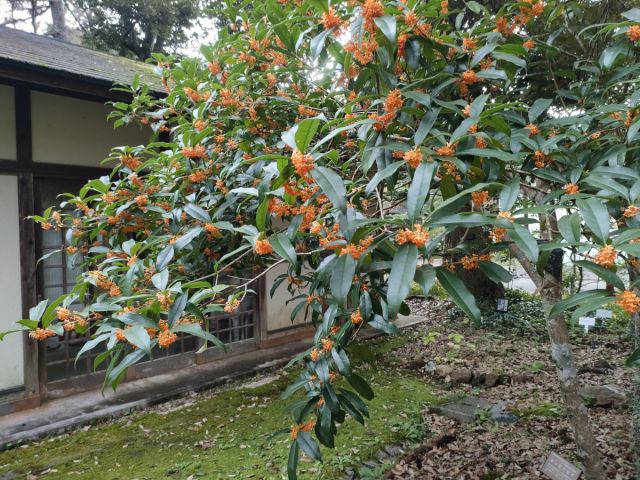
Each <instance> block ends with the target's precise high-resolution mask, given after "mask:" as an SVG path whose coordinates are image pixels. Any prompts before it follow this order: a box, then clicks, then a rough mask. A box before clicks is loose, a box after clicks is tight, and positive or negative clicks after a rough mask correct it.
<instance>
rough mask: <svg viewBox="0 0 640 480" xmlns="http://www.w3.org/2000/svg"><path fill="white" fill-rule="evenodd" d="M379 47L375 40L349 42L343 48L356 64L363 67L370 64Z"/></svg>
mask: <svg viewBox="0 0 640 480" xmlns="http://www.w3.org/2000/svg"><path fill="white" fill-rule="evenodd" d="M378 47H379V45H378V42H376V39H375V38H370V39H368V40H363V41H362V42H361V43H354V42H349V43H347V44H346V45H345V46H344V50H345V51H346V52H349V53H351V54H352V55H353V58H355V59H356V60H357V61H358V62H360V63H361V64H363V65H366V64H368V63H371V61H372V60H373V54H374V53H375V51H376V50H377V49H378Z"/></svg>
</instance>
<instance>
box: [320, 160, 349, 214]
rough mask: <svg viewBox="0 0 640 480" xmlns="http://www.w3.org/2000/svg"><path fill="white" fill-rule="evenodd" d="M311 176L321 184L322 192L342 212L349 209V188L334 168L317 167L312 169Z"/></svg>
mask: <svg viewBox="0 0 640 480" xmlns="http://www.w3.org/2000/svg"><path fill="white" fill-rule="evenodd" d="M311 176H312V177H313V179H314V180H315V181H316V182H317V184H318V185H320V188H321V189H322V192H323V193H324V194H325V195H326V196H327V197H328V198H329V200H331V203H333V204H334V205H335V206H336V207H337V208H339V209H340V210H341V211H342V213H346V211H347V189H346V188H345V186H344V182H343V181H342V178H341V177H340V176H339V175H338V174H337V173H335V172H333V171H332V170H330V169H328V168H325V167H316V168H314V169H313V170H311Z"/></svg>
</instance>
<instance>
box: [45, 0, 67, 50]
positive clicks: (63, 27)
mask: <svg viewBox="0 0 640 480" xmlns="http://www.w3.org/2000/svg"><path fill="white" fill-rule="evenodd" d="M49 7H50V8H51V19H52V20H53V23H52V25H51V31H52V36H53V38H57V39H58V40H64V41H68V40H69V32H68V31H67V22H66V20H65V18H64V1H63V0H49Z"/></svg>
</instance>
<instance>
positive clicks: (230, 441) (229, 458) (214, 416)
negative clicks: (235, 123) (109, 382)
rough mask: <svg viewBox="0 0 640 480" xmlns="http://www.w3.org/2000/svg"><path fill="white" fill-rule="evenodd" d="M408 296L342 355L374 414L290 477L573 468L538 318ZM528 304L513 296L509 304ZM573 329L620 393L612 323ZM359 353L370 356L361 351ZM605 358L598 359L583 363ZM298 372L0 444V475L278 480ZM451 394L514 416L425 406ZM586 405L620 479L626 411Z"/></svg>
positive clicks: (617, 337)
mask: <svg viewBox="0 0 640 480" xmlns="http://www.w3.org/2000/svg"><path fill="white" fill-rule="evenodd" d="M518 302H522V303H523V305H520V306H518V305H517V303H518ZM532 302H533V303H532ZM411 303H412V310H413V312H414V313H415V314H419V315H420V314H421V315H424V317H425V321H424V322H423V323H420V324H418V325H416V326H413V327H411V328H408V329H405V330H403V331H402V334H401V335H399V336H397V337H384V338H379V339H376V340H369V341H366V342H363V343H362V344H364V346H365V349H368V350H369V351H370V352H369V353H367V354H366V355H363V354H362V352H357V350H358V349H356V351H353V352H352V356H353V357H354V363H358V362H359V363H360V366H359V368H360V371H361V372H362V375H363V376H364V377H365V378H367V379H368V380H370V381H371V383H372V386H373V387H374V390H375V392H376V397H375V399H374V400H373V401H372V402H371V403H370V411H371V419H370V420H369V421H368V423H367V425H366V426H365V427H363V426H361V425H360V424H358V423H356V422H355V421H353V420H351V419H348V420H347V423H348V425H345V426H344V427H343V428H341V429H340V430H339V434H338V437H337V439H336V440H337V442H336V449H335V450H328V449H324V448H323V456H324V463H322V464H319V463H315V462H311V461H308V460H307V459H305V458H303V459H302V461H301V475H300V478H303V479H312V478H313V479H317V478H323V479H345V478H346V479H348V478H364V479H373V478H382V477H383V476H385V475H386V478H393V479H407V478H421V479H422V478H438V479H461V478H463V479H467V478H468V479H474V478H482V479H490V478H521V479H529V478H541V477H542V474H541V473H540V470H539V469H540V466H541V463H542V461H543V460H544V457H545V456H546V455H547V454H548V453H549V452H550V451H555V452H556V453H558V454H560V455H562V456H564V457H565V458H567V459H568V460H570V461H572V462H574V463H576V464H578V460H577V459H576V458H575V455H574V452H575V446H574V444H573V443H572V439H571V430H570V427H569V424H568V421H567V419H566V418H565V415H564V410H563V407H562V401H561V398H560V394H559V388H558V385H557V380H556V374H555V370H554V368H553V366H552V363H551V360H550V357H549V354H548V343H547V337H546V334H545V332H544V328H543V326H542V324H541V323H540V321H539V319H536V318H535V315H533V316H532V315H531V314H528V317H527V318H524V319H520V318H519V317H518V315H515V314H514V316H512V317H509V321H508V322H507V321H505V322H502V323H500V322H499V321H496V319H493V320H494V322H493V323H492V325H491V326H490V328H489V326H487V327H485V328H477V327H475V326H474V325H472V324H471V323H469V321H468V320H466V319H464V318H463V317H461V316H458V315H456V314H455V311H453V310H452V308H451V305H450V304H449V303H448V302H443V301H431V302H424V301H422V300H412V301H411ZM527 303H532V304H529V305H524V304H527ZM535 308H536V307H535V301H534V300H532V299H529V298H524V299H520V300H518V301H516V303H515V304H514V307H513V310H512V312H531V311H535ZM452 311H453V314H452ZM498 320H499V319H498ZM521 320H523V321H522V322H521ZM618 327H620V328H618ZM573 337H574V342H575V346H576V349H575V353H576V357H577V360H578V365H579V366H580V367H581V368H582V371H583V372H582V373H581V381H582V383H583V384H586V385H603V384H615V385H618V386H620V387H621V388H623V389H625V390H626V391H627V392H630V391H631V388H632V387H631V384H632V372H631V371H630V370H629V369H626V368H624V366H623V365H624V360H625V358H626V356H627V355H628V353H629V351H630V350H631V345H630V343H629V341H628V339H627V337H626V333H625V330H624V328H623V326H621V325H617V326H616V325H615V324H614V325H611V328H610V329H609V330H608V331H599V332H594V333H589V334H584V333H581V332H580V331H579V330H574V332H573ZM362 344H361V345H362ZM358 348H361V347H358ZM369 354H373V355H374V357H375V361H371V359H369V363H367V362H366V360H363V359H362V358H366V357H367V356H368V355H369ZM357 357H360V358H361V360H359V361H358V360H357ZM603 362H606V363H607V364H608V367H607V366H605V367H604V368H593V367H594V365H596V366H597V365H600V366H602V365H603ZM465 370H466V371H467V372H466V373H465V372H464V371H465ZM461 371H463V374H462V375H460V372H461ZM295 373H296V372H295V371H290V372H286V371H283V370H273V371H271V372H267V373H265V374H262V375H259V376H257V377H255V378H252V379H250V380H249V381H244V382H233V383H229V384H228V385H225V386H224V387H221V388H218V389H215V390H211V391H207V392H202V393H198V394H192V395H189V396H186V397H183V398H180V399H177V400H174V401H170V402H166V403H163V404H161V405H158V406H156V407H153V408H149V409H147V410H146V411H144V412H137V413H131V414H129V415H128V416H125V417H123V418H120V419H117V420H112V421H108V422H103V423H98V424H94V425H91V426H88V427H85V428H83V429H81V430H77V431H74V432H70V433H67V434H64V435H60V436H56V437H52V438H48V439H44V440H41V441H38V442H32V443H29V444H27V445H24V446H22V447H19V448H15V449H13V450H9V451H6V452H3V453H0V479H3V480H6V479H12V478H25V477H26V478H29V479H32V480H33V479H38V478H46V479H61V478H65V479H67V478H78V479H92V480H93V479H96V478H99V479H101V480H102V479H121V478H129V479H158V478H176V479H178V478H179V479H185V478H190V479H192V480H193V479H196V478H207V479H209V478H211V479H223V478H242V479H244V478H256V479H284V478H286V461H287V454H288V446H289V438H288V435H287V433H286V431H281V432H280V433H277V432H278V431H279V430H281V429H287V428H288V427H289V426H290V423H291V420H290V415H289V414H288V413H287V412H286V406H287V405H288V404H290V402H291V401H290V400H286V401H285V400H281V399H280V394H281V392H282V391H283V390H284V388H285V387H286V385H287V384H288V383H290V381H291V380H292V379H293V378H295ZM467 373H470V374H471V377H469V378H467ZM489 379H491V380H489ZM494 380H495V383H494ZM489 385H491V386H489ZM461 396H471V397H479V398H482V399H485V400H488V401H491V402H502V403H503V404H504V405H505V408H506V410H507V411H508V412H509V413H511V414H513V415H515V416H516V417H517V418H518V420H517V422H516V423H515V424H497V423H494V422H493V421H491V419H490V418H489V416H487V415H478V418H477V419H475V421H472V422H470V423H466V424H459V423H457V422H456V421H454V420H451V419H449V418H446V417H444V416H442V415H441V414H439V413H436V412H435V409H434V408H433V407H434V406H435V405H438V404H441V403H443V402H445V401H448V400H452V399H456V398H459V397H461ZM590 414H591V418H592V420H593V421H594V423H595V428H596V435H597V438H598V441H599V444H600V445H599V446H600V450H601V452H602V453H603V454H604V460H605V464H606V466H607V469H608V472H609V478H620V479H624V478H631V477H632V474H633V473H632V472H633V462H632V459H631V451H630V435H631V425H630V423H631V421H630V419H631V412H630V410H629V407H622V408H597V407H596V408H591V409H590ZM443 439H444V440H443ZM390 446H394V447H398V446H403V447H405V450H406V452H405V453H406V456H405V457H404V458H405V460H404V461H402V460H400V459H398V458H394V456H393V454H391V455H387V454H385V453H384V452H385V451H389V450H393V452H395V454H396V455H400V456H402V455H403V454H402V452H401V451H400V449H398V448H394V449H389V448H388V447H390ZM416 446H417V447H416Z"/></svg>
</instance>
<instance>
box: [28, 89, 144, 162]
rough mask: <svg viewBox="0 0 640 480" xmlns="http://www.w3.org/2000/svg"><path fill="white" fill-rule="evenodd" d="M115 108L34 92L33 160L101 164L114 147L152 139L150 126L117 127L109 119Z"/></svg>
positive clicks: (32, 123) (32, 105) (32, 119)
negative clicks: (148, 127)
mask: <svg viewBox="0 0 640 480" xmlns="http://www.w3.org/2000/svg"><path fill="white" fill-rule="evenodd" d="M112 110H113V107H112V106H110V105H104V104H102V103H100V102H92V101H88V100H80V99H77V98H68V97H63V96H60V95H52V94H49V93H43V92H36V91H32V92H31V125H32V135H33V161H34V162H43V163H61V164H64V165H80V166H86V167H99V166H101V165H100V162H101V161H102V160H104V159H105V158H106V157H107V156H108V155H109V152H110V151H111V148H112V147H117V146H121V145H131V146H134V145H141V144H145V143H147V142H148V140H149V136H150V133H151V132H150V130H149V129H144V130H143V129H141V128H140V127H139V126H137V125H130V126H127V127H120V128H117V129H114V128H113V122H112V121H111V120H107V115H108V114H109V112H111V111H112ZM111 166H112V165H111V164H107V165H105V167H106V168H110V167H111Z"/></svg>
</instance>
